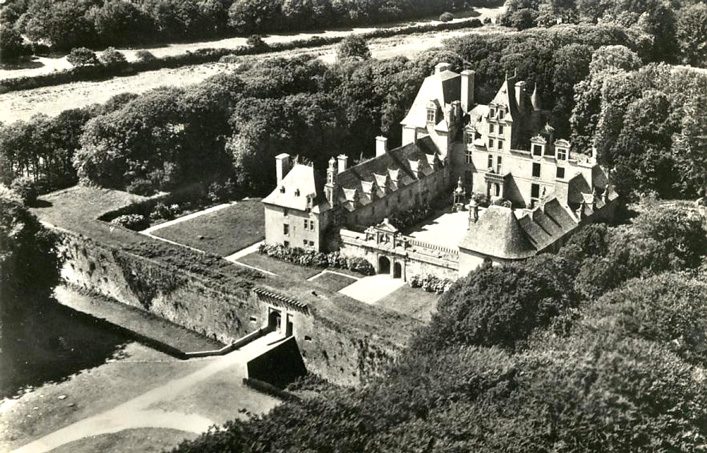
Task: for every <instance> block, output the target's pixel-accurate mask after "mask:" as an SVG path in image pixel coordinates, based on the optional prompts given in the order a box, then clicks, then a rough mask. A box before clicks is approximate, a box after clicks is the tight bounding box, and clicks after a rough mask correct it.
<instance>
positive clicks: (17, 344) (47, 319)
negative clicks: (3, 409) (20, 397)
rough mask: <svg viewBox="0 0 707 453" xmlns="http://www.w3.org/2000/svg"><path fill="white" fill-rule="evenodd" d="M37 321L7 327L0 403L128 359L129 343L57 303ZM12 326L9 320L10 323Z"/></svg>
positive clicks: (0, 353) (45, 307)
mask: <svg viewBox="0 0 707 453" xmlns="http://www.w3.org/2000/svg"><path fill="white" fill-rule="evenodd" d="M37 306H38V307H40V308H38V309H36V310H35V311H34V312H33V314H32V316H30V317H27V318H26V319H24V320H17V321H15V322H9V323H7V322H5V323H4V324H5V325H4V328H3V334H2V350H0V370H2V373H0V398H4V397H12V396H14V395H17V394H18V393H20V391H21V390H23V389H25V388H28V387H37V386H40V385H42V384H44V383H47V382H61V381H64V380H66V379H68V378H69V377H70V376H72V375H74V374H76V373H79V372H81V371H83V370H85V369H89V368H93V367H96V366H98V365H101V364H103V363H105V362H106V360H108V359H119V358H122V357H123V356H124V349H125V346H126V344H127V343H128V342H129V340H128V339H127V338H126V337H124V336H123V335H119V334H117V333H115V332H112V331H110V330H106V329H105V328H103V326H102V325H101V323H100V321H99V320H95V321H93V320H91V319H88V318H87V317H86V316H81V315H80V314H79V313H78V312H76V311H74V310H72V309H70V308H68V307H65V306H63V305H61V304H59V303H58V302H56V301H55V300H48V301H46V302H45V303H42V304H37ZM6 321H8V320H6Z"/></svg>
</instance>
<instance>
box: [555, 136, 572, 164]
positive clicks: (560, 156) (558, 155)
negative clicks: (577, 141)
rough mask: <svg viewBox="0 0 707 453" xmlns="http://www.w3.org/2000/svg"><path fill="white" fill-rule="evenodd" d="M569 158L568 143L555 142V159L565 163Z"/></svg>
mask: <svg viewBox="0 0 707 453" xmlns="http://www.w3.org/2000/svg"><path fill="white" fill-rule="evenodd" d="M569 158H570V142H568V141H567V140H565V139H559V140H555V159H557V161H558V162H565V161H567V160H569Z"/></svg>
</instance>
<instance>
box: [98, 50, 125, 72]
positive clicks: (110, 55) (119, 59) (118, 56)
mask: <svg viewBox="0 0 707 453" xmlns="http://www.w3.org/2000/svg"><path fill="white" fill-rule="evenodd" d="M99 59H100V61H101V63H103V64H104V65H105V66H107V67H114V68H115V67H118V68H119V67H123V66H126V65H127V62H128V60H126V59H125V55H123V53H122V52H118V51H117V50H115V49H114V48H112V47H109V48H107V49H106V50H105V51H104V52H103V53H102V54H101V56H100V58H99Z"/></svg>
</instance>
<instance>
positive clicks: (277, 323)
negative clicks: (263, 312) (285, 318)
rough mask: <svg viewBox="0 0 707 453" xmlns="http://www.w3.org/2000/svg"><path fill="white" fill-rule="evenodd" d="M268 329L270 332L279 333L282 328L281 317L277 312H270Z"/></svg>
mask: <svg viewBox="0 0 707 453" xmlns="http://www.w3.org/2000/svg"><path fill="white" fill-rule="evenodd" d="M268 328H269V329H270V330H271V331H272V332H279V331H280V329H281V328H282V315H281V314H280V312H279V311H278V310H272V311H271V312H270V314H269V315H268Z"/></svg>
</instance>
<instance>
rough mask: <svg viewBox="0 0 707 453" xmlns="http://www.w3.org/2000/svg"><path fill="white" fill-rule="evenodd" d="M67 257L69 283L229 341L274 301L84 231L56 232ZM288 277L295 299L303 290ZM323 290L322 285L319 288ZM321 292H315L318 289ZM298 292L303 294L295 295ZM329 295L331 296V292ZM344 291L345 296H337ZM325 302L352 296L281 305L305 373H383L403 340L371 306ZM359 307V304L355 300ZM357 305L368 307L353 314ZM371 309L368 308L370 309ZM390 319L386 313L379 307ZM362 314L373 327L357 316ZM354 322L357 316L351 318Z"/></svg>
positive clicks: (261, 319) (348, 376)
mask: <svg viewBox="0 0 707 453" xmlns="http://www.w3.org/2000/svg"><path fill="white" fill-rule="evenodd" d="M60 233H62V236H63V245H62V247H61V249H62V253H63V255H64V257H65V258H66V260H65V263H64V267H63V269H62V276H63V278H64V279H65V280H66V281H67V282H68V283H70V284H73V285H76V286H78V287H82V288H85V289H88V290H91V291H95V292H97V293H99V294H102V295H104V296H107V297H110V298H111V299H114V300H116V301H118V302H121V303H124V304H127V305H131V306H134V307H138V308H140V309H143V310H146V311H149V312H151V313H154V314H155V315H158V316H161V317H163V318H165V319H167V320H169V321H171V322H173V323H175V324H178V325H180V326H183V327H185V328H188V329H191V330H193V331H196V332H199V333H202V334H204V335H206V336H209V337H212V338H215V339H217V340H219V341H221V342H224V343H230V342H232V341H234V340H236V339H238V338H241V337H243V336H244V335H246V334H248V333H251V332H254V331H256V330H258V329H259V328H261V327H263V326H265V325H267V323H268V314H269V310H271V309H272V305H270V304H267V303H263V302H262V301H261V300H259V298H258V296H257V295H256V294H255V293H254V292H252V291H251V290H250V289H247V288H240V289H236V290H234V289H232V288H226V287H223V286H221V285H219V283H218V282H216V281H215V280H211V279H208V278H204V277H200V276H197V275H193V274H191V273H188V272H187V271H185V270H183V269H179V268H176V267H174V266H170V265H167V264H165V263H161V262H157V261H155V260H151V259H147V258H144V257H141V256H138V255H135V254H133V253H128V252H124V251H121V250H117V249H115V248H112V247H109V246H106V245H103V244H101V243H99V242H96V241H94V240H91V239H88V238H86V237H83V236H80V235H76V234H74V233H71V232H67V231H65V230H60ZM299 286H301V285H298V284H295V283H293V286H292V291H296V290H297V291H299V293H295V296H294V297H295V298H298V300H304V299H305V297H304V296H305V294H306V293H305V292H304V291H305V290H306V291H307V292H309V293H311V292H312V291H311V288H309V289H305V288H304V287H303V288H299ZM317 291H318V292H320V291H321V292H323V291H322V290H319V289H318V290H317ZM321 292H320V294H319V296H320V297H322V296H323V294H321ZM299 296H303V297H301V298H299ZM331 297H332V298H333V297H334V295H332V296H331ZM341 297H343V296H341ZM325 302H326V303H328V304H330V305H332V306H335V307H338V309H339V310H345V309H346V307H344V308H341V306H342V304H344V306H345V305H346V304H353V303H354V302H355V301H340V300H331V301H329V300H322V303H323V304H322V306H321V307H316V306H313V305H311V304H310V306H309V310H308V312H307V313H303V312H301V311H298V312H295V311H288V310H282V312H283V316H284V318H283V319H286V316H287V314H290V315H292V320H293V324H294V329H293V332H292V333H293V335H294V337H295V339H296V342H297V345H298V346H299V348H300V351H301V354H302V358H303V360H304V363H305V365H306V367H307V370H308V371H309V372H312V373H315V374H318V375H320V376H322V377H323V378H325V379H328V380H329V381H331V382H334V383H336V384H340V385H356V384H358V383H360V382H361V381H362V380H364V379H366V378H367V377H370V376H375V375H378V374H380V372H381V371H382V370H383V368H384V367H385V366H386V365H387V364H388V363H390V361H391V360H392V359H393V357H395V356H396V355H397V353H398V352H399V351H400V349H401V346H402V344H401V342H400V341H397V342H392V341H389V340H388V339H386V338H383V337H382V336H381V335H378V334H377V333H376V329H375V325H376V320H375V316H376V313H378V310H376V309H374V307H368V306H363V307H358V305H359V303H358V302H355V303H356V306H355V307H352V308H351V310H349V311H350V312H351V316H350V318H349V319H345V318H346V315H337V314H336V310H332V309H330V308H331V307H329V306H327V305H326V304H325ZM360 305H363V304H360ZM356 310H361V311H362V312H365V313H363V314H361V313H356ZM369 311H370V312H371V313H370V314H369V313H368V312H369ZM378 314H379V315H380V316H381V317H382V318H383V319H385V320H386V322H388V320H387V318H389V317H391V316H392V315H391V314H388V313H387V312H385V313H378ZM361 317H364V318H365V319H366V320H370V326H367V327H366V326H364V328H360V327H359V325H362V324H361V322H362V321H363V319H362V318H361ZM352 319H353V320H360V321H357V322H352Z"/></svg>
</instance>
